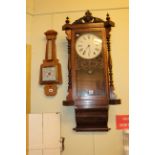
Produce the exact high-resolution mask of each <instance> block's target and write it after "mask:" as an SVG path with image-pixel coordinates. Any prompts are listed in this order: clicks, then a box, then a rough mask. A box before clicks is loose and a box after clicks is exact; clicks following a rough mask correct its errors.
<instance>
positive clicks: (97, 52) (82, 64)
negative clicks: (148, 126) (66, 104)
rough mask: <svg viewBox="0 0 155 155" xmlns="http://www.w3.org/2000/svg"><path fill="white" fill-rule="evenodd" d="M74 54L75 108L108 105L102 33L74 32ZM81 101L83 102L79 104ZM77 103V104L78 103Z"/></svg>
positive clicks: (105, 54)
mask: <svg viewBox="0 0 155 155" xmlns="http://www.w3.org/2000/svg"><path fill="white" fill-rule="evenodd" d="M73 35H74V37H73V38H74V40H73V41H74V42H75V44H74V45H75V46H74V48H75V52H74V57H73V58H74V59H73V60H72V61H73V63H74V65H75V69H74V70H73V75H74V76H73V81H74V82H73V88H75V90H74V99H75V100H76V101H77V102H76V106H85V105H83V104H85V101H86V102H87V103H88V102H89V104H87V107H89V108H91V107H96V106H100V105H104V104H105V105H106V104H107V103H108V95H109V93H108V92H109V91H108V90H109V89H108V75H107V73H108V71H107V66H106V64H107V50H106V46H105V40H106V39H105V38H104V31H102V30H98V29H95V30H93V29H91V31H85V30H81V31H76V30H75V31H74V33H73ZM81 100H83V102H81ZM78 101H79V102H78Z"/></svg>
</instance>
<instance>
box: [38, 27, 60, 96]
mask: <svg viewBox="0 0 155 155" xmlns="http://www.w3.org/2000/svg"><path fill="white" fill-rule="evenodd" d="M45 35H46V39H47V43H46V52H45V59H44V60H43V64H41V66H40V79H39V83H40V84H41V85H45V86H44V92H45V95H47V96H54V95H56V93H57V84H61V83H62V74H61V65H60V63H59V61H58V59H57V57H56V45H55V40H56V36H57V32H56V31H54V30H48V31H46V32H45Z"/></svg>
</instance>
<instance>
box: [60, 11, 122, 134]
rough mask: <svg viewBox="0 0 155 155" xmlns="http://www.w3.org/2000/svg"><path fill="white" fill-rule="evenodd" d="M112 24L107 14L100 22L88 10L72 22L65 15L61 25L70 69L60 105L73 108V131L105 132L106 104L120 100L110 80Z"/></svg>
mask: <svg viewBox="0 0 155 155" xmlns="http://www.w3.org/2000/svg"><path fill="white" fill-rule="evenodd" d="M112 26H114V23H113V22H112V21H110V17H109V15H108V14H107V18H106V21H103V20H102V19H100V18H97V17H93V16H92V14H91V12H90V11H87V12H86V13H85V15H84V16H83V17H81V18H79V19H77V20H75V21H74V22H73V23H72V24H70V21H69V18H68V17H67V19H66V24H65V25H63V27H62V29H63V30H65V32H66V35H67V40H68V72H69V75H68V79H69V82H68V95H67V97H66V100H65V101H64V102H63V105H65V106H71V105H72V106H74V107H75V120H76V127H75V128H74V130H75V131H108V130H109V129H110V128H109V127H108V109H109V104H119V103H120V100H119V99H117V98H116V95H115V93H114V85H113V80H112V61H111V55H110V30H111V27H112ZM111 94H113V96H112V95H111ZM111 96H112V97H113V98H112V97H111ZM114 96H115V97H114Z"/></svg>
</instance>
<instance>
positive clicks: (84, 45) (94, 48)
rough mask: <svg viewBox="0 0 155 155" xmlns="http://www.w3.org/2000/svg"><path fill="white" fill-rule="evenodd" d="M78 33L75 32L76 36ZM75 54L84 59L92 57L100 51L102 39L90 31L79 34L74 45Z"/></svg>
mask: <svg viewBox="0 0 155 155" xmlns="http://www.w3.org/2000/svg"><path fill="white" fill-rule="evenodd" d="M78 35H79V34H76V36H77V37H78ZM75 48H76V51H77V54H78V55H79V56H80V57H82V58H85V59H93V58H95V57H97V56H98V55H99V54H100V53H101V51H102V40H101V39H100V38H99V37H98V36H96V35H95V34H92V33H85V34H83V35H80V36H79V37H78V39H77V41H76V45H75Z"/></svg>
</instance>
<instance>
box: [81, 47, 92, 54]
mask: <svg viewBox="0 0 155 155" xmlns="http://www.w3.org/2000/svg"><path fill="white" fill-rule="evenodd" d="M89 46H90V45H88V46H87V47H86V48H85V49H84V51H83V53H82V54H83V55H84V54H85V53H86V51H87V48H88V47H89Z"/></svg>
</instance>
